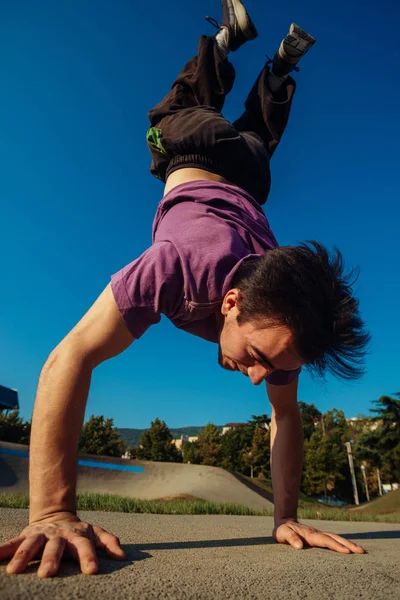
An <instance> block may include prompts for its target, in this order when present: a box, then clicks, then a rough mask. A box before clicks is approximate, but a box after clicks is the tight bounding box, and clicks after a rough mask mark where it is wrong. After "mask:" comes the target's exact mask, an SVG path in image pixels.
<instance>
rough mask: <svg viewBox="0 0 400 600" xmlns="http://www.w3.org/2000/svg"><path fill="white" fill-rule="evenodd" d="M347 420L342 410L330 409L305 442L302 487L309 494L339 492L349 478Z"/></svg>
mask: <svg viewBox="0 0 400 600" xmlns="http://www.w3.org/2000/svg"><path fill="white" fill-rule="evenodd" d="M346 435H347V423H346V419H345V417H344V414H343V412H342V411H339V410H336V409H333V410H331V411H328V412H327V413H326V414H325V415H323V417H322V418H321V420H320V421H319V423H318V424H317V425H316V426H315V430H314V432H313V434H312V435H311V437H310V439H309V440H306V441H305V444H304V447H305V459H304V470H303V481H302V488H303V490H304V491H305V493H306V494H309V495H312V496H317V495H319V494H321V493H323V494H324V497H325V501H326V500H327V496H328V492H331V493H338V489H339V483H340V481H344V480H346V476H345V472H346V469H347V457H346V450H345V446H344V443H345V440H346Z"/></svg>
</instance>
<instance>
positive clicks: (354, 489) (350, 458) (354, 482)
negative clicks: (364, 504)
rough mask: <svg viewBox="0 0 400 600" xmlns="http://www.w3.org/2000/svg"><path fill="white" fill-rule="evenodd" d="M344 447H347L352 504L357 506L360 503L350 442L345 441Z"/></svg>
mask: <svg viewBox="0 0 400 600" xmlns="http://www.w3.org/2000/svg"><path fill="white" fill-rule="evenodd" d="M346 449H347V456H348V458H349V467H350V474H351V482H352V484H353V495H354V504H356V505H357V506H358V505H359V504H360V501H359V499H358V489H357V481H356V473H355V471H354V460H353V453H352V451H351V442H346Z"/></svg>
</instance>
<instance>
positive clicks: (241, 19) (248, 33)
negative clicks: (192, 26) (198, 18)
mask: <svg viewBox="0 0 400 600" xmlns="http://www.w3.org/2000/svg"><path fill="white" fill-rule="evenodd" d="M221 4H222V21H221V23H220V24H218V23H217V22H216V21H215V20H214V19H211V18H210V17H206V19H207V21H209V23H211V24H212V25H214V26H215V27H217V28H218V29H220V30H221V29H226V30H227V31H228V34H229V42H228V44H229V50H231V51H232V52H235V50H237V49H238V48H240V46H242V45H243V44H244V43H245V42H248V41H250V40H254V39H255V38H256V37H257V36H258V32H257V29H256V27H255V25H254V23H253V21H252V20H251V19H250V17H249V15H248V14H247V10H246V9H245V7H244V6H243V4H242V3H241V1H240V0H221Z"/></svg>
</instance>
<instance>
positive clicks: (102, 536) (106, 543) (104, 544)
mask: <svg viewBox="0 0 400 600" xmlns="http://www.w3.org/2000/svg"><path fill="white" fill-rule="evenodd" d="M94 532H95V534H96V538H97V546H98V547H99V548H101V549H102V550H104V551H105V552H107V554H108V556H110V557H111V558H115V559H117V560H125V559H126V554H125V552H124V551H123V550H122V548H121V542H120V541H119V539H118V538H117V537H116V536H115V535H112V534H111V533H108V532H107V531H104V529H101V528H100V527H94Z"/></svg>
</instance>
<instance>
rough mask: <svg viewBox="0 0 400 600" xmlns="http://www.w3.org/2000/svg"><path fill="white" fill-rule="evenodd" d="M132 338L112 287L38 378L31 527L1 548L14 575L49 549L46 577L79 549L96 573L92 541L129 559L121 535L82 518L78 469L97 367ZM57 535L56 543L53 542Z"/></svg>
mask: <svg viewBox="0 0 400 600" xmlns="http://www.w3.org/2000/svg"><path fill="white" fill-rule="evenodd" d="M132 342H133V337H132V335H131V334H130V333H129V331H128V329H127V328H126V326H125V324H124V322H123V320H122V318H121V317H120V314H119V311H118V308H117V305H116V303H115V300H114V297H113V294H112V291H111V286H110V285H108V286H107V287H106V289H105V290H104V291H103V293H102V294H101V295H100V296H99V298H98V299H97V301H96V302H95V303H94V305H93V306H92V307H91V308H90V310H89V311H88V312H87V313H86V315H85V316H84V317H83V318H82V320H81V321H80V322H79V323H78V325H77V326H76V327H75V328H74V329H73V330H72V331H71V332H70V333H69V334H68V336H67V337H66V338H65V339H64V340H63V341H62V342H61V343H60V344H59V345H58V346H57V348H56V349H55V350H54V351H53V352H52V353H51V355H50V357H49V358H48V360H47V362H46V364H45V366H44V368H43V370H42V373H41V376H40V380H39V386H38V390H37V396H36V401H35V408H34V414H33V420H32V434H31V445H30V527H28V528H27V529H26V530H24V532H23V533H22V534H21V536H19V538H16V539H15V540H11V541H10V542H8V544H5V545H4V544H3V545H1V546H0V560H4V559H6V558H9V557H11V556H13V555H14V558H13V560H12V561H11V563H10V564H9V565H8V568H7V571H8V572H9V573H16V572H21V571H23V570H24V569H25V568H26V566H27V564H28V562H29V560H32V559H33V558H34V556H35V555H36V554H37V552H39V551H40V550H41V549H42V548H44V547H45V546H46V547H45V551H44V554H43V559H42V564H41V567H40V569H39V574H41V575H42V576H48V575H54V574H55V572H56V571H57V570H58V566H59V562H60V560H61V556H62V554H63V551H64V548H65V547H66V540H68V542H69V546H70V547H71V546H72V547H73V548H74V550H73V555H74V556H76V557H77V558H78V559H79V561H80V563H81V568H82V570H83V571H84V572H86V573H94V572H96V570H97V560H96V557H95V550H94V547H93V545H92V542H97V543H95V545H97V546H98V547H102V548H104V549H107V550H108V551H109V554H110V555H111V556H113V557H114V558H118V557H119V558H121V557H123V552H122V550H121V549H120V546H119V542H118V540H117V539H116V538H115V537H114V536H111V535H110V534H108V533H107V532H105V531H104V530H102V529H101V528H97V527H93V528H92V526H89V525H88V524H84V523H80V521H79V519H78V517H77V516H76V498H75V490H76V475H77V473H76V469H77V454H78V441H79V434H80V431H81V428H82V423H83V418H84V413H85V406H86V401H87V397H88V392H89V387H90V381H91V376H92V371H93V369H94V368H95V367H96V366H97V365H98V364H100V363H101V362H103V361H104V360H106V359H108V358H111V357H113V356H116V355H117V354H119V353H120V352H122V351H123V350H125V349H126V348H127V347H128V346H129V345H130V344H131V343H132ZM48 540H51V541H48Z"/></svg>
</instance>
